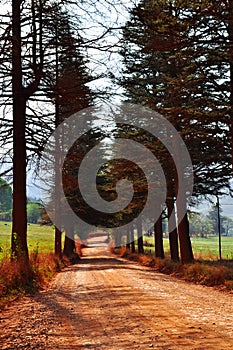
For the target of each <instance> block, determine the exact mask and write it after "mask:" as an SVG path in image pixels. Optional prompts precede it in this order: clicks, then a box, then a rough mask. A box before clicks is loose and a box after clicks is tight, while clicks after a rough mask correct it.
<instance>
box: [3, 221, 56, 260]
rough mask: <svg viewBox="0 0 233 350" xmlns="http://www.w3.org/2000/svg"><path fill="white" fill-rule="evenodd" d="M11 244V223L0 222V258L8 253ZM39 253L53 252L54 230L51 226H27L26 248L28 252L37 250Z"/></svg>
mask: <svg viewBox="0 0 233 350" xmlns="http://www.w3.org/2000/svg"><path fill="white" fill-rule="evenodd" d="M10 242H11V223H9V222H0V247H1V252H0V258H1V257H2V256H4V255H7V254H8V253H9V248H10ZM37 247H38V251H39V252H44V253H48V252H53V249H54V228H53V227H51V226H40V225H35V224H30V225H28V248H29V252H33V251H34V250H35V249H37Z"/></svg>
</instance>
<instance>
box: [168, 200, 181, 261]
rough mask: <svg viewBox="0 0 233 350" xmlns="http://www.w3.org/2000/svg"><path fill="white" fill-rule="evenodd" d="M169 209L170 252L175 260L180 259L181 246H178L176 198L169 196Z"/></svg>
mask: <svg viewBox="0 0 233 350" xmlns="http://www.w3.org/2000/svg"><path fill="white" fill-rule="evenodd" d="M166 203H167V210H168V219H169V221H168V230H169V245H170V254H171V259H172V260H173V261H179V247H178V234H177V228H176V217H175V210H174V198H173V197H172V198H171V197H170V198H167V201H166Z"/></svg>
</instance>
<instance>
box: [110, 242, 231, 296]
mask: <svg viewBox="0 0 233 350" xmlns="http://www.w3.org/2000/svg"><path fill="white" fill-rule="evenodd" d="M222 238H223V240H222V243H223V247H222V248H223V250H222V252H223V254H222V256H223V259H222V260H221V261H219V260H218V240H217V237H209V238H204V239H203V238H202V239H201V238H197V239H192V245H193V251H194V256H195V261H194V262H193V263H192V264H186V265H183V264H181V263H180V262H174V261H171V260H170V257H169V242H168V239H165V240H164V243H165V244H164V248H165V259H158V258H155V256H154V248H153V247H152V246H149V247H148V246H147V247H144V249H145V254H137V253H134V254H133V253H130V252H129V250H127V249H126V247H121V248H119V249H116V248H115V249H114V248H111V251H112V252H113V253H116V254H118V255H120V256H121V257H124V258H127V259H129V260H132V261H135V262H138V263H139V264H142V265H144V266H147V267H151V268H152V269H154V270H155V271H157V272H161V273H164V274H168V275H171V276H175V277H177V278H180V279H183V280H185V281H189V282H193V283H196V284H202V285H206V286H212V287H213V286H215V287H216V286H217V287H218V288H220V289H222V290H228V291H231V292H233V237H222ZM145 240H146V241H147V243H148V245H150V244H151V243H153V238H152V239H151V240H148V237H145V239H144V243H145ZM203 240H204V243H203ZM208 242H209V243H210V244H208ZM224 248H225V249H224ZM229 257H230V258H229ZM226 258H228V259H226Z"/></svg>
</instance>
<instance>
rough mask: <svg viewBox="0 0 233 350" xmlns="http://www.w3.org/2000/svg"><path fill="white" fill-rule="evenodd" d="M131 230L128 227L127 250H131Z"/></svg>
mask: <svg viewBox="0 0 233 350" xmlns="http://www.w3.org/2000/svg"><path fill="white" fill-rule="evenodd" d="M130 240H131V239H130V228H129V227H127V234H126V248H127V249H130Z"/></svg>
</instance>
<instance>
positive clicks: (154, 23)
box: [116, 0, 233, 262]
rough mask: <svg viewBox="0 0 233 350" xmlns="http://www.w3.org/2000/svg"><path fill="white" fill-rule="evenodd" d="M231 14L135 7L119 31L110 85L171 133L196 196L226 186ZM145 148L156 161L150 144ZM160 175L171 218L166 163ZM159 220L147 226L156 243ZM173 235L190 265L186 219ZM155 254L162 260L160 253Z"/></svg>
mask: <svg viewBox="0 0 233 350" xmlns="http://www.w3.org/2000/svg"><path fill="white" fill-rule="evenodd" d="M232 9H233V5H232V1H209V0H206V1H202V2H200V1H195V0H194V1H189V2H185V1H163V0H161V1H153V0H151V1H150V0H149V1H141V2H140V3H139V4H138V5H137V6H135V7H134V8H133V9H132V10H131V12H130V19H129V21H128V22H127V23H126V25H125V27H124V29H123V39H122V49H121V55H122V60H123V62H124V67H125V68H124V69H123V72H122V77H120V78H117V77H116V80H117V82H118V83H119V84H120V85H121V86H122V87H123V88H124V91H125V97H126V99H127V100H128V101H130V102H133V103H140V104H143V105H146V106H148V107H150V108H151V109H153V110H155V111H157V112H159V113H161V114H162V115H163V116H164V117H166V118H167V119H168V120H169V121H170V122H171V123H172V124H173V125H174V126H175V127H176V129H177V130H178V131H179V133H180V135H181V136H182V138H183V140H184V141H185V143H186V146H187V147H188V150H189V153H190V156H191V159H192V163H193V167H194V177H195V179H194V180H195V184H194V196H196V197H197V198H200V197H202V198H203V197H206V196H208V195H213V194H215V195H217V194H221V193H223V192H224V191H225V190H226V189H227V188H228V189H229V188H230V182H229V180H230V179H231V177H232V168H231V164H232V159H233V158H232V155H231V151H232V120H233V118H232V105H233V104H232V101H233V89H232V86H233V76H232V72H233V68H232V67H233V55H232V47H233V41H232V38H233V26H232V24H233V22H232V21H233V11H232ZM153 148H154V149H155V150H156V152H157V153H158V154H159V157H160V159H161V158H163V153H162V152H163V151H162V152H161V150H159V149H158V146H157V145H156V144H153ZM163 164H164V163H163ZM164 165H165V168H166V164H164ZM165 171H166V170H165ZM166 173H168V174H169V173H170V180H169V178H167V181H168V200H167V203H166V204H167V207H168V210H169V212H171V210H170V209H169V208H171V207H173V205H174V203H175V200H176V193H177V184H176V175H175V172H174V169H173V168H172V165H171V163H169V162H167V172H166ZM179 185H180V186H182V184H179ZM178 211H179V209H178ZM168 215H169V214H168ZM161 222H162V220H160V223H159V227H155V234H156V231H157V232H159V236H160V237H161V235H160V233H161ZM156 224H158V223H156ZM157 226H158V225H157ZM178 235H179V240H180V250H181V259H182V261H184V262H190V261H192V259H193V255H192V248H191V244H189V239H188V237H189V231H188V221H187V217H186V218H184V220H182V222H181V224H180V225H179V226H178ZM176 236H177V232H174V236H173V237H176ZM160 243H161V241H160ZM160 247H162V246H161V244H160ZM170 247H171V249H173V250H175V252H176V253H175V254H174V255H173V256H174V257H175V258H177V244H176V241H173V238H172V237H171V236H170ZM171 254H172V251H171ZM158 256H160V257H162V256H163V251H162V249H160V250H158Z"/></svg>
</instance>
